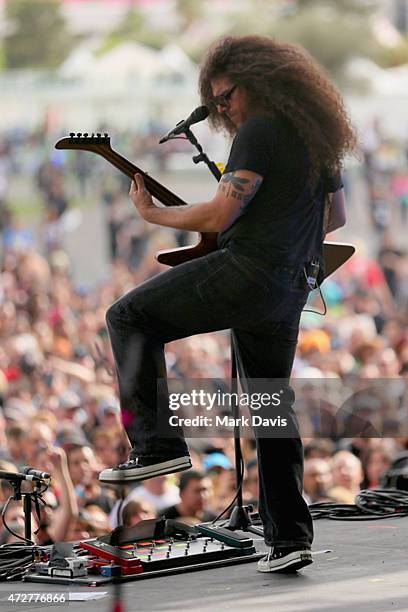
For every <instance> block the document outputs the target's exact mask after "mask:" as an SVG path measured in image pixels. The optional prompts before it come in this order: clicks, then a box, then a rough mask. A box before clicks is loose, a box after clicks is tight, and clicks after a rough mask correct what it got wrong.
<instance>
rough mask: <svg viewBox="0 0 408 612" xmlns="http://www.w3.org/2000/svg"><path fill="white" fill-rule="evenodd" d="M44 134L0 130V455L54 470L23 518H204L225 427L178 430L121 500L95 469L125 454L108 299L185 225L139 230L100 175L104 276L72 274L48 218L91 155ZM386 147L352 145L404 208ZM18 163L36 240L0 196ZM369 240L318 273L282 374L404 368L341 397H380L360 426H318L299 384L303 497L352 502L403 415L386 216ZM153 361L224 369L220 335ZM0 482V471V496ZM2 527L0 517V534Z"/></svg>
mask: <svg viewBox="0 0 408 612" xmlns="http://www.w3.org/2000/svg"><path fill="white" fill-rule="evenodd" d="M55 139H56V138H54V139H53V140H55ZM46 143H47V138H46V134H45V133H42V132H41V133H37V134H30V135H28V136H27V135H21V134H17V133H14V134H8V135H4V137H3V138H2V139H1V144H0V228H1V238H0V245H1V261H0V339H1V343H0V406H1V411H0V440H1V443H0V469H1V470H5V471H17V470H18V469H19V468H20V467H21V466H23V465H29V466H32V467H34V468H36V469H39V470H43V471H47V472H49V473H51V474H52V476H53V478H52V482H51V485H50V487H49V488H48V490H47V491H46V493H45V494H44V498H45V500H46V501H47V507H46V508H44V509H43V510H42V512H41V519H40V520H38V519H37V524H36V527H37V529H38V532H37V534H36V536H35V538H36V540H37V541H38V542H42V543H49V542H53V541H59V540H75V539H80V538H87V537H93V536H97V535H100V534H102V533H106V532H107V531H109V530H110V529H112V528H113V527H115V526H116V525H117V524H118V521H121V522H123V524H125V525H127V526H132V525H135V524H136V523H137V522H139V521H140V520H142V519H145V518H152V517H155V516H161V515H164V516H167V517H169V518H177V517H182V518H183V519H184V520H186V521H190V522H196V521H198V520H199V521H205V520H212V519H213V518H215V517H217V516H218V515H219V514H220V513H221V512H222V511H223V510H224V509H225V508H226V507H227V506H228V505H229V503H230V502H231V500H232V499H233V497H234V495H235V471H234V447H233V440H232V439H231V437H222V436H220V437H214V436H212V437H203V438H198V437H197V438H193V439H191V440H190V441H189V442H190V450H191V456H192V463H193V469H192V470H189V471H187V472H184V473H182V474H181V476H176V475H172V476H167V477H165V476H163V477H161V476H160V477H157V478H152V479H150V480H146V481H145V482H143V483H141V484H138V485H137V486H134V487H132V488H129V489H128V490H127V491H126V492H125V502H124V503H123V504H122V505H121V506H119V502H118V491H117V488H116V487H114V486H107V485H101V483H99V481H98V478H97V475H98V473H99V472H100V471H101V470H103V469H104V468H106V467H109V466H112V465H115V464H118V463H120V462H121V461H124V460H126V458H127V454H128V451H129V443H128V440H127V438H126V437H125V436H124V434H123V429H122V427H121V424H120V418H121V417H120V408H119V404H118V400H117V388H116V380H115V372H114V363H113V358H112V354H111V351H110V344H109V339H108V336H107V330H106V324H105V313H106V310H107V309H108V307H109V306H110V305H111V304H112V303H113V302H114V301H115V300H116V299H118V298H119V297H120V296H121V295H123V293H125V292H126V291H127V290H128V289H130V288H132V287H134V286H135V285H136V284H138V283H140V282H142V281H143V280H144V279H146V278H149V277H150V276H152V275H154V274H156V273H158V272H160V271H161V269H162V267H161V266H160V265H159V264H158V263H157V262H156V261H155V259H154V257H153V255H154V252H155V251H157V250H159V249H161V248H170V247H171V246H174V247H177V246H179V245H183V244H184V242H185V236H183V235H181V234H177V233H176V232H174V233H173V234H171V233H169V232H168V231H162V230H161V229H157V228H155V229H152V228H151V227H149V226H148V225H147V224H146V223H144V222H141V221H140V220H138V219H137V218H136V213H133V218H132V223H131V224H130V223H129V218H128V217H126V218H125V217H123V214H122V208H121V201H122V200H123V198H124V197H126V193H127V190H128V188H129V185H128V183H127V182H126V184H124V183H121V182H119V183H118V184H115V185H113V186H112V185H110V184H104V183H103V181H102V185H101V187H100V191H98V198H100V201H102V202H104V203H105V206H106V207H107V209H108V228H109V232H110V256H111V275H110V278H109V279H108V280H106V281H105V282H102V283H101V284H99V285H98V286H94V287H89V288H84V287H78V286H76V285H75V283H74V281H73V280H72V277H71V274H70V261H69V256H68V255H67V253H66V252H64V250H63V241H62V240H61V234H60V228H61V224H60V223H59V220H60V219H61V218H62V217H63V216H64V214H65V213H66V211H67V210H69V208H70V202H71V199H72V194H73V193H74V192H75V190H76V192H75V194H76V197H77V196H78V194H80V195H81V194H83V195H84V197H86V198H87V197H89V194H90V193H92V188H93V186H94V185H95V183H96V175H95V172H98V170H95V169H94V168H95V167H93V169H91V168H88V169H86V168H85V170H86V171H84V166H83V165H82V162H83V163H84V164H86V163H87V161H86V158H85V156H84V157H81V164H79V162H78V159H77V160H76V161H75V156H72V157H70V158H68V160H67V158H64V157H61V156H59V155H58V154H56V153H55V152H54V153H52V154H50V153H49V152H48V153H46V151H47V147H46ZM381 147H382V148H381ZM383 150H384V143H381V145H380V144H379V145H378V147H377V149H376V148H372V149H371V150H370V151H368V150H367V151H366V152H365V165H364V172H365V176H366V177H367V181H368V182H369V183H370V184H373V178H372V177H373V173H375V177H376V181H377V183H378V182H379V181H380V178H381V182H382V185H383V186H384V185H385V186H386V189H385V188H384V193H385V195H384V197H385V199H386V200H387V206H388V208H390V209H393V208H392V207H394V208H395V210H396V211H397V213H398V210H399V211H400V212H399V213H398V214H400V215H401V218H400V222H401V223H406V215H407V213H406V209H407V204H406V200H407V197H408V196H407V193H406V190H405V187H406V183H407V179H406V177H407V176H408V174H407V173H408V169H407V157H406V155H405V158H404V159H400V160H399V164H398V166H397V167H396V168H393V170H392V171H390V169H389V167H387V168H384V167H381V164H380V161H379V160H381V155H382V154H383ZM40 151H42V155H40V154H39V152H40ZM380 153H381V155H380ZM96 167H97V165H96ZM88 170H89V172H88ZM27 172H28V174H29V176H31V177H33V180H32V186H33V189H34V188H36V189H37V194H39V195H38V197H39V198H41V200H42V201H43V203H44V208H43V218H42V221H41V224H40V226H41V232H40V234H39V235H40V245H39V246H38V245H37V244H36V243H35V241H34V239H33V233H32V231H31V230H30V222H26V221H24V219H20V218H17V217H16V216H15V214H14V213H13V211H12V210H11V208H10V206H9V200H10V196H11V194H10V192H9V189H8V187H7V185H8V182H9V180H10V178H13V177H14V178H15V177H16V176H18V175H19V173H21V174H23V173H27ZM364 172H362V176H364ZM67 175H68V176H69V177H70V184H71V188H70V189H67V182H66V177H67ZM75 177H76V179H75ZM404 177H405V179H404ZM404 181H405V182H404ZM35 185H36V187H34V186H35ZM72 185H74V188H72ZM370 210H372V207H371V208H369V207H368V209H367V218H369V214H370ZM376 218H378V217H376ZM374 220H375V219H374ZM333 239H336V237H335V236H334V238H333ZM380 242H381V246H380V249H379V251H378V253H376V254H374V255H373V254H371V253H367V252H365V250H364V247H363V245H360V246H358V249H357V253H356V254H355V255H354V256H353V257H352V259H351V260H350V261H349V262H347V263H346V264H345V265H344V266H343V267H342V268H341V269H340V270H339V271H338V272H336V274H335V275H333V277H331V278H330V279H328V280H327V281H326V282H325V283H324V285H323V287H322V292H323V295H324V298H325V302H326V304H327V307H328V312H327V315H326V316H325V317H319V316H317V315H315V314H312V313H310V312H306V313H305V314H304V315H303V319H302V325H301V333H300V337H299V343H298V352H297V357H296V360H295V364H294V370H293V375H294V377H295V378H297V379H302V380H304V381H308V382H309V383H310V381H313V380H315V379H317V380H321V379H324V380H334V381H335V382H337V383H339V382H340V383H342V384H346V385H349V386H350V388H352V389H353V390H354V391H358V390H359V389H361V388H362V383H363V382H365V381H367V379H370V380H372V381H374V380H379V379H381V380H387V381H390V380H396V379H398V380H399V381H402V383H401V384H400V385H399V387H398V389H397V392H396V393H394V394H393V396H392V398H391V397H388V400H387V402H388V403H386V406H385V408H384V405H383V404H381V405H380V407H379V406H378V401H379V400H378V397H376V398H374V399H375V400H376V401H377V404H376V403H375V402H374V404H373V403H371V404H370V402H368V403H364V402H363V405H361V404H362V403H361V401H360V404H359V403H358V402H356V403H355V404H353V403H352V404H351V405H350V406H349V411H348V415H349V416H350V414H351V416H357V417H358V418H359V419H363V420H364V419H365V418H369V417H370V416H372V417H375V415H374V412H375V411H376V410H377V412H378V409H379V408H380V409H381V410H382V416H383V419H382V421H381V423H380V424H378V423H377V422H375V427H374V430H375V433H373V430H372V429H368V430H365V435H364V431H363V434H361V431H362V430H364V428H361V427H360V428H359V427H357V430H356V431H354V430H352V429H350V430H349V431H348V433H347V432H346V434H347V437H345V435H344V431H343V435H341V433H340V434H339V431H338V429H336V431H334V430H333V429H332V430H330V431H327V429H326V430H324V431H323V432H322V429H321V427H320V426H321V422H322V420H324V419H326V420H328V422H329V424H330V423H332V422H333V420H336V419H335V417H336V415H335V414H334V413H333V412H331V411H330V410H331V409H330V406H329V404H328V403H327V402H326V403H324V402H322V398H321V397H316V396H315V395H314V394H313V389H311V391H310V393H309V395H308V394H307V390H306V391H305V393H304V394H303V395H302V398H299V403H300V404H302V406H301V407H303V408H305V407H306V408H305V411H301V414H302V418H301V419H300V420H301V425H302V427H303V426H304V429H302V436H303V438H304V445H305V482H304V496H305V499H306V500H307V502H308V503H314V502H316V501H322V500H333V501H341V502H345V503H353V501H354V498H355V495H356V494H357V493H358V491H359V490H360V489H361V488H374V487H377V486H379V484H380V483H381V477H382V475H383V474H384V473H385V472H386V470H387V469H389V467H390V466H391V464H392V462H393V460H394V459H395V457H396V456H397V455H398V454H399V453H400V452H404V451H406V450H408V433H407V431H406V429H405V430H404V427H403V424H404V422H406V416H407V399H408V393H407V389H406V381H407V379H408V327H407V322H408V321H407V313H408V252H407V251H406V250H403V249H402V248H401V247H400V246H399V245H398V246H396V245H395V244H394V242H393V240H392V231H391V229H390V227H388V226H384V227H383V228H382V230H381V241H380ZM321 306H322V304H321V298H320V296H319V292H314V293H313V295H312V296H311V299H310V304H309V307H308V309H309V310H313V309H321ZM166 360H167V368H168V375H169V377H171V378H179V379H183V378H185V379H197V378H207V379H209V378H211V379H215V378H219V379H227V380H228V378H229V376H230V368H231V363H230V338H229V334H228V332H227V331H224V332H217V333H216V334H206V335H202V336H194V337H190V338H187V339H185V340H180V341H175V342H172V343H170V344H168V345H167V351H166ZM404 383H405V384H404ZM356 396H358V393H357V394H356ZM391 404H392V408H393V410H391V408H390V405H391ZM301 407H300V408H301ZM304 414H305V415H306V417H304ZM404 419H405V421H404ZM306 421H307V422H306ZM317 421H319V423H317ZM374 421H375V418H374ZM361 423H362V421H361V420H360V425H361ZM336 424H337V425H338V422H337V423H336ZM342 425H344V422H342ZM367 432H368V433H367ZM242 447H243V456H244V461H245V465H246V470H245V478H244V488H243V492H244V499H245V501H246V502H248V503H250V504H251V505H252V506H253V507H254V509H256V507H257V498H258V476H257V463H256V452H255V444H254V441H253V440H252V439H251V438H245V439H243V440H242ZM276 469H279V466H276ZM11 493H12V490H11V488H10V486H9V484H8V483H7V481H4V480H2V481H1V486H0V496H1V498H0V504H1V506H2V507H4V505H5V503H6V501H7V499H8V498H9V496H10V495H11ZM5 519H6V522H7V524H8V525H9V526H10V527H11V528H12V529H13V531H15V532H17V533H19V534H23V533H24V517H23V511H22V507H21V504H20V503H19V502H12V503H11V504H10V505H9V506H8V508H7V512H6V516H5ZM14 537H15V536H13V535H11V534H10V533H9V532H8V531H7V530H6V529H5V528H2V527H1V526H0V542H1V543H5V542H9V541H11V540H13V538H14Z"/></svg>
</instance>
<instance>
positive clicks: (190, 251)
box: [156, 234, 355, 278]
mask: <svg viewBox="0 0 408 612" xmlns="http://www.w3.org/2000/svg"><path fill="white" fill-rule="evenodd" d="M200 236H201V240H200V242H199V243H198V244H196V245H193V246H185V247H181V248H178V249H168V250H163V251H158V252H157V253H156V259H157V261H158V262H159V263H162V264H165V265H166V266H172V267H173V266H178V265H179V264H182V263H185V262H186V261H190V259H197V257H202V256H203V255H208V253H211V252H212V251H215V250H217V248H218V247H217V234H200ZM354 252H355V248H354V246H353V245H352V244H348V243H346V242H324V244H323V254H324V270H325V274H324V278H327V277H328V276H330V274H333V272H335V271H336V270H337V269H338V268H340V266H342V265H343V264H344V263H346V261H347V260H348V259H350V257H351V256H352V255H353V253H354Z"/></svg>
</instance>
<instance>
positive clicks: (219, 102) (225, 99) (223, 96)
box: [211, 85, 238, 108]
mask: <svg viewBox="0 0 408 612" xmlns="http://www.w3.org/2000/svg"><path fill="white" fill-rule="evenodd" d="M237 87H238V85H233V86H232V87H230V88H229V89H227V90H226V91H223V92H222V93H220V94H219V95H218V96H214V97H213V98H212V99H211V104H213V105H214V106H222V107H223V108H226V107H227V106H228V104H229V101H230V99H231V96H232V94H233V93H234V91H235V90H236V88H237Z"/></svg>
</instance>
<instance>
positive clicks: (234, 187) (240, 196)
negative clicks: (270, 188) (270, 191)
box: [219, 172, 262, 211]
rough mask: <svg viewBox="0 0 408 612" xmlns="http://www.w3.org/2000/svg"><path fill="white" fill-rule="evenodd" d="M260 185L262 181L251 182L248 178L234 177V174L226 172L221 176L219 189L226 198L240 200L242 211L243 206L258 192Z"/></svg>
mask: <svg viewBox="0 0 408 612" xmlns="http://www.w3.org/2000/svg"><path fill="white" fill-rule="evenodd" d="M261 183H262V179H256V180H254V181H251V180H250V179H248V178H244V177H240V176H236V172H228V173H227V174H223V175H222V177H221V181H220V186H219V189H220V190H221V191H222V192H223V193H224V194H225V195H226V196H227V197H228V198H235V199H236V200H240V201H241V206H240V209H241V211H243V210H244V208H245V206H246V205H247V204H248V202H249V201H250V200H252V198H253V197H254V195H255V194H256V192H257V191H258V189H259V187H260V185H261Z"/></svg>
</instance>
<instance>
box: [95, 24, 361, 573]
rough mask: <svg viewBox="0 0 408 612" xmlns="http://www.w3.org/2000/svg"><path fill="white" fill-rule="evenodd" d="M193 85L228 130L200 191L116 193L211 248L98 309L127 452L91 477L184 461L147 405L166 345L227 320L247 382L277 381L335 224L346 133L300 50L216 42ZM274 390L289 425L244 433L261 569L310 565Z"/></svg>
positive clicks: (302, 506) (286, 370)
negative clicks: (256, 495)
mask: <svg viewBox="0 0 408 612" xmlns="http://www.w3.org/2000/svg"><path fill="white" fill-rule="evenodd" d="M199 88H200V94H201V99H202V102H203V104H205V105H206V106H207V107H208V110H209V112H210V114H209V120H210V123H211V124H212V126H213V127H215V128H216V129H224V130H225V131H227V132H228V133H229V134H230V135H231V136H233V137H234V140H233V143H232V148H231V152H230V156H229V159H228V163H227V166H226V168H225V172H224V174H223V176H222V179H221V181H220V183H219V187H218V190H217V192H216V193H215V195H214V197H213V198H212V199H211V200H209V201H207V202H201V203H199V204H194V205H187V206H180V207H171V206H170V207H166V208H160V207H157V206H156V205H155V204H154V202H153V200H152V198H151V195H150V194H149V193H148V192H147V190H146V188H145V185H144V182H143V178H142V177H141V176H140V175H135V178H134V181H132V185H131V190H130V197H131V199H132V201H133V203H134V205H135V207H136V208H137V210H138V211H139V212H140V214H141V215H142V217H143V218H144V219H146V220H147V221H149V222H150V223H155V224H158V225H163V226H168V227H173V228H177V229H182V230H190V231H198V232H218V247H219V248H218V250H216V251H214V252H212V253H211V254H209V255H207V256H204V257H200V258H199V259H195V260H193V261H189V262H187V263H184V264H181V265H179V266H177V267H175V268H172V269H170V270H168V271H165V272H163V273H162V274H159V275H158V276H156V277H155V278H152V279H149V280H147V281H146V282H144V283H143V284H142V285H140V286H139V287H137V288H136V289H133V290H132V291H129V292H128V293H127V294H126V295H124V296H123V297H122V298H120V299H119V300H118V301H117V302H115V304H113V305H112V306H111V307H110V308H109V310H108V312H107V324H108V329H109V335H110V340H111V343H112V348H113V352H114V356H115V363H116V369H117V373H118V380H119V389H120V396H121V406H122V415H123V420H124V424H125V426H126V429H127V433H128V436H129V439H130V441H131V443H132V445H133V450H132V452H131V455H130V459H129V461H128V462H126V463H124V464H122V465H120V466H118V467H116V468H112V469H108V470H105V471H104V472H102V473H101V475H100V479H101V480H103V481H105V482H128V481H136V480H142V479H146V478H151V477H152V476H155V475H157V474H163V473H170V472H176V471H182V470H184V469H188V468H189V467H190V466H191V464H190V460H189V455H188V448H187V445H186V443H185V441H184V438H183V435H182V432H179V435H178V437H173V438H171V439H170V438H166V437H160V434H159V432H158V429H157V428H158V410H160V418H161V419H163V418H164V419H165V418H167V415H170V411H169V408H168V405H165V406H163V405H161V406H158V403H159V404H160V402H161V403H162V404H163V401H162V400H163V398H161V400H160V398H159V397H158V392H157V384H156V383H157V379H159V378H162V379H163V378H165V376H166V367H165V360H164V344H165V343H166V342H170V341H172V340H175V339H178V338H184V337H187V336H190V335H193V334H199V333H204V332H212V331H216V330H222V329H232V331H233V340H234V346H235V349H236V353H237V362H238V369H239V374H240V378H241V379H242V380H246V381H249V383H247V384H248V385H249V388H250V389H251V388H253V387H251V381H252V382H253V381H255V382H256V380H259V379H263V380H269V381H274V380H276V379H280V380H282V379H283V380H284V381H289V377H290V374H291V370H292V365H293V359H294V355H295V349H296V343H297V337H298V331H299V319H300V315H301V312H302V309H303V307H304V305H305V303H306V300H307V296H308V293H309V291H310V289H311V288H312V286H313V281H317V282H320V281H321V279H322V278H323V275H324V270H323V265H324V262H323V239H324V236H325V233H326V231H328V230H330V231H332V230H333V229H336V228H337V227H340V226H341V225H343V224H344V222H345V217H344V200H343V192H342V183H341V177H340V169H341V166H342V161H343V158H344V156H345V155H346V154H347V153H349V152H352V150H353V149H354V147H355V144H356V142H355V135H354V132H353V130H352V128H351V126H350V122H349V119H348V117H347V114H346V111H345V108H344V105H343V102H342V99H341V96H340V95H339V93H338V92H337V91H336V89H335V88H334V86H333V85H332V84H331V83H330V81H329V79H328V77H327V75H326V74H325V72H324V70H323V69H322V68H321V67H320V66H319V65H317V64H316V62H315V61H314V60H313V59H312V58H311V57H310V56H309V55H308V54H307V53H306V52H305V51H303V50H302V49H300V48H298V47H297V46H294V45H290V44H284V43H281V42H278V41H277V40H275V39H272V38H269V37H262V36H244V37H228V38H224V39H222V40H220V41H217V42H216V43H215V44H214V45H213V46H212V47H211V48H210V49H209V51H208V53H207V55H206V57H205V58H204V61H203V63H202V66H201V72H200V81H199ZM330 194H334V195H330ZM308 277H309V282H308V280H307V279H308ZM310 277H311V278H312V281H310ZM253 384H255V383H254V382H253ZM288 388H289V389H290V387H288ZM284 398H285V400H284V401H282V406H281V408H282V409H284V408H285V410H286V413H285V414H286V416H287V420H288V422H289V427H288V431H289V432H290V433H289V434H286V436H285V437H273V438H271V437H263V436H262V435H261V436H259V435H258V436H257V452H258V466H259V487H260V500H259V511H260V516H261V519H262V522H263V526H264V534H265V541H266V543H267V544H268V545H269V546H271V551H270V553H269V554H268V555H267V556H266V557H265V558H264V559H262V560H261V561H260V562H259V564H258V569H259V570H260V571H262V572H270V571H277V570H285V569H291V570H294V569H299V568H300V567H303V566H304V565H307V564H309V563H311V562H312V557H311V552H310V551H311V544H312V540H313V525H312V520H311V517H310V513H309V510H308V508H307V505H306V503H305V501H304V500H303V497H302V480H303V449H302V443H301V440H300V436H299V435H298V430H297V425H296V418H295V416H294V413H293V410H292V403H293V397H292V398H291V397H290V394H288V393H285V394H284ZM165 401H166V400H165Z"/></svg>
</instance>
